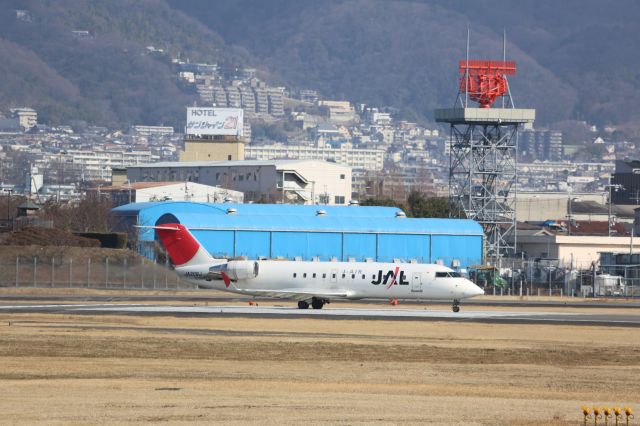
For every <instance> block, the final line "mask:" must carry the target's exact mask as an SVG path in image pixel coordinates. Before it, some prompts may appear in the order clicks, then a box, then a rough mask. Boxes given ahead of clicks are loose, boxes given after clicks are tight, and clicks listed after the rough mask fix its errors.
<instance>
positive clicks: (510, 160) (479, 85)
mask: <svg viewBox="0 0 640 426" xmlns="http://www.w3.org/2000/svg"><path fill="white" fill-rule="evenodd" d="M468 43H469V42H468V35H467V58H466V59H465V60H462V61H460V67H459V73H460V75H461V78H460V85H459V92H458V96H457V100H456V103H458V104H459V105H457V106H456V107H455V108H446V109H437V110H436V111H435V118H436V121H437V122H440V123H448V124H449V125H450V127H451V136H450V141H451V142H450V144H451V146H450V154H449V198H450V200H451V203H452V204H453V207H454V208H453V209H452V211H455V210H458V212H460V213H461V214H462V213H463V214H464V216H466V217H467V218H469V219H474V220H476V221H477V222H478V223H480V224H481V225H482V227H483V228H484V231H485V240H484V242H485V259H487V261H489V262H490V263H493V264H494V265H496V266H497V265H499V263H500V259H501V258H502V256H504V255H505V254H508V253H511V254H513V253H514V252H515V242H514V240H511V239H507V238H506V237H507V235H509V234H511V233H512V232H515V223H516V214H515V191H512V187H513V185H514V184H515V183H516V176H517V173H516V165H517V159H516V144H517V137H516V135H517V130H518V127H519V126H520V125H521V124H525V123H532V122H533V120H534V119H535V110H533V109H517V108H515V107H514V105H513V101H512V99H511V95H510V91H509V84H508V81H507V76H511V75H515V72H516V64H515V62H512V61H505V60H503V61H485V60H469V53H468V50H469V46H468ZM503 56H505V54H504V52H503ZM499 98H501V99H502V102H501V107H500V108H492V105H493V104H494V103H495V102H496V101H497V100H498V99H499ZM470 100H471V101H475V102H477V103H478V104H479V107H477V108H473V107H469V101H470Z"/></svg>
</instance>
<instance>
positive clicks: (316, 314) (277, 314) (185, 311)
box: [0, 303, 640, 327]
mask: <svg viewBox="0 0 640 426" xmlns="http://www.w3.org/2000/svg"><path fill="white" fill-rule="evenodd" d="M0 313H4V314H10V313H16V314H17V313H54V314H67V315H68V314H79V315H138V316H176V317H212V318H215V317H223V316H224V317H253V318H322V319H332V320H346V319H351V320H395V321H456V322H465V321H466V322H486V323H511V324H514V323H515V324H556V325H599V326H610V327H613V326H615V327H640V315H633V314H628V313H624V312H622V313H600V312H588V311H586V310H585V312H540V311H530V310H527V309H520V310H516V309H514V310H510V311H506V310H477V309H473V308H472V307H466V308H465V307H463V309H462V310H461V311H460V312H458V313H454V312H450V311H444V310H429V309H427V308H423V309H419V308H414V309H403V308H382V307H380V308H378V307H375V308H364V307H363V308H360V307H358V308H341V307H326V308H325V309H322V310H314V309H306V310H302V309H297V308H294V307H290V306H286V307H284V306H266V307H262V306H238V305H215V306H185V305H159V304H109V303H106V304H105V303H98V304H87V303H73V304H63V303H54V304H22V305H16V304H2V305H0Z"/></svg>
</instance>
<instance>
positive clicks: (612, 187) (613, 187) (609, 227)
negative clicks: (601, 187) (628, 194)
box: [605, 175, 624, 236]
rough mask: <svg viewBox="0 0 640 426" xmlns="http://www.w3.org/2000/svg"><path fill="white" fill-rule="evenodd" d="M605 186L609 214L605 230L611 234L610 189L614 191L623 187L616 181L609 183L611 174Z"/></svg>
mask: <svg viewBox="0 0 640 426" xmlns="http://www.w3.org/2000/svg"><path fill="white" fill-rule="evenodd" d="M605 188H609V215H608V220H607V222H608V226H607V230H608V235H609V236H611V231H612V229H611V201H612V200H611V197H612V191H613V190H615V191H616V192H618V191H619V190H621V189H623V188H624V187H623V186H622V185H620V184H618V183H614V184H612V183H611V175H609V183H608V184H607V185H605Z"/></svg>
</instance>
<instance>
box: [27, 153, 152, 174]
mask: <svg viewBox="0 0 640 426" xmlns="http://www.w3.org/2000/svg"><path fill="white" fill-rule="evenodd" d="M158 158H159V157H158V156H156V155H153V154H152V153H151V152H150V151H122V150H121V151H115V150H114V151H85V150H68V151H65V152H64V153H60V154H53V153H43V154H42V157H41V158H39V159H38V160H36V161H35V162H34V164H35V165H36V166H38V168H39V169H41V170H47V169H50V168H52V167H53V168H62V169H64V170H65V173H69V174H70V173H74V174H76V175H79V178H80V179H81V180H87V181H96V180H105V181H110V180H111V169H113V168H123V167H127V166H133V165H136V164H142V163H150V162H152V161H157V160H158Z"/></svg>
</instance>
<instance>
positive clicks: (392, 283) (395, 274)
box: [387, 266, 400, 290]
mask: <svg viewBox="0 0 640 426" xmlns="http://www.w3.org/2000/svg"><path fill="white" fill-rule="evenodd" d="M399 271H400V267H399V266H396V272H395V273H394V274H393V279H392V280H391V284H389V286H388V287H387V290H389V289H390V288H391V287H392V286H393V285H394V284H395V283H396V279H398V272H399Z"/></svg>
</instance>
